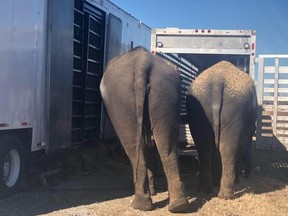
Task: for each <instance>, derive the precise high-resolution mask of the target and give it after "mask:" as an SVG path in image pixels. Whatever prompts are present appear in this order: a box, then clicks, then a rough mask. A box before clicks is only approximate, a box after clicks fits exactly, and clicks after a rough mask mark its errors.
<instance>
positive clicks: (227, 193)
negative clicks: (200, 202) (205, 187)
mask: <svg viewBox="0 0 288 216" xmlns="http://www.w3.org/2000/svg"><path fill="white" fill-rule="evenodd" d="M218 197H219V198H220V199H225V200H228V199H234V198H235V194H234V193H233V191H230V190H229V191H221V190H220V191H219V193H218Z"/></svg>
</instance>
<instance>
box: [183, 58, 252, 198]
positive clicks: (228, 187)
mask: <svg viewBox="0 0 288 216" xmlns="http://www.w3.org/2000/svg"><path fill="white" fill-rule="evenodd" d="M186 105H187V115H188V121H189V127H190V131H191V134H192V137H193V139H194V142H195V145H196V148H197V151H198V154H199V159H200V170H199V174H200V175H199V186H200V189H204V190H205V191H211V190H212V185H213V183H214V184H217V183H218V184H219V183H220V191H219V194H218V197H220V198H224V199H230V198H233V197H234V192H233V187H234V184H235V181H236V180H237V177H238V174H239V169H240V167H241V163H242V159H243V153H244V151H245V148H246V149H249V148H247V147H246V146H247V145H250V143H251V141H252V136H253V134H254V131H255V121H256V116H257V98H256V92H255V86H254V82H253V80H252V79H251V78H250V77H249V76H248V74H246V73H245V72H243V71H241V70H240V69H238V68H237V67H235V66H234V65H232V64H231V63H229V62H226V61H222V62H220V63H218V64H216V65H214V66H212V67H210V68H208V69H207V70H205V71H204V72H203V73H201V74H200V75H199V76H198V77H197V78H196V79H195V80H194V82H193V83H192V84H191V86H190V88H189V90H188V94H187V98H186Z"/></svg>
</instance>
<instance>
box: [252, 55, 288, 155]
mask: <svg viewBox="0 0 288 216" xmlns="http://www.w3.org/2000/svg"><path fill="white" fill-rule="evenodd" d="M257 90H258V105H259V112H258V120H257V133H256V148H261V149H277V150H288V55H259V57H258V88H257Z"/></svg>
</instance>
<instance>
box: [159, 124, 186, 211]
mask: <svg viewBox="0 0 288 216" xmlns="http://www.w3.org/2000/svg"><path fill="white" fill-rule="evenodd" d="M170 129H171V128H169V127H168V128H167V124H165V123H163V125H157V127H155V128H154V130H153V133H154V137H155V141H156V145H157V148H158V151H159V154H160V158H161V161H162V164H163V168H164V172H165V175H166V178H167V182H168V192H169V206H168V210H169V211H170V212H181V211H183V210H184V209H186V208H187V206H188V201H187V198H186V196H185V194H184V190H183V185H182V182H181V180H180V173H179V167H178V158H177V150H176V142H177V140H176V139H174V138H171V136H169V135H167V134H166V133H167V132H168V134H169V130H170ZM165 134H166V135H165ZM170 134H173V132H172V133H170Z"/></svg>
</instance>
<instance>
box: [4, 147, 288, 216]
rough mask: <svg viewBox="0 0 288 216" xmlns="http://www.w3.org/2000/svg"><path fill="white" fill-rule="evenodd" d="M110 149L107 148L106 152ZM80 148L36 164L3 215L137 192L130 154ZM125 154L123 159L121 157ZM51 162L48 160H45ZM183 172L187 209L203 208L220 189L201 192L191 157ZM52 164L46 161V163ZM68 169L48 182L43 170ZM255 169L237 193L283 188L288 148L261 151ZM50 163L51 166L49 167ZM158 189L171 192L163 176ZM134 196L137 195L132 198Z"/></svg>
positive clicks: (182, 164)
mask: <svg viewBox="0 0 288 216" xmlns="http://www.w3.org/2000/svg"><path fill="white" fill-rule="evenodd" d="M105 151H107V150H105ZM80 153H81V154H80V155H79V152H77V153H76V154H75V153H73V152H72V153H71V154H67V155H68V156H67V155H66V156H65V157H62V156H63V155H60V156H59V155H58V156H57V157H56V158H53V157H52V158H50V163H49V165H47V164H46V166H48V167H45V164H41V162H39V164H36V166H35V165H34V166H35V167H37V166H40V167H42V170H40V171H39V169H38V171H35V170H37V169H36V168H35V167H30V169H31V170H32V171H30V173H28V174H27V176H26V183H25V186H24V191H23V192H22V193H19V194H16V195H13V196H11V197H8V198H6V199H2V200H0V215H12V216H13V215H17V216H18V215H40V214H47V213H51V212H54V211H57V210H60V209H67V208H73V207H77V206H81V205H89V204H93V203H99V202H104V201H109V200H114V199H119V198H125V197H129V196H132V195H133V193H134V190H133V186H132V173H131V166H130V163H129V161H128V160H127V158H125V157H123V156H121V155H122V153H121V152H120V153H119V154H117V155H118V156H115V155H114V156H113V157H109V156H105V157H102V156H103V155H109V150H108V152H106V153H105V154H101V155H102V156H101V157H99V155H98V156H97V154H99V149H94V148H88V149H82V150H81V151H80ZM119 155H120V157H119ZM45 161H47V160H45ZM179 162H180V171H181V177H182V180H183V184H184V188H185V191H186V194H187V196H188V197H189V202H190V205H189V208H188V209H187V210H186V211H185V212H186V213H193V212H197V211H198V210H199V209H201V208H202V206H203V205H204V204H205V203H206V202H207V201H209V200H211V199H212V198H213V197H216V196H217V193H218V190H219V188H217V187H215V188H214V190H213V192H212V193H211V194H206V193H203V192H199V191H198V190H197V184H198V181H197V173H196V170H195V167H194V169H193V164H194V165H195V161H194V160H193V158H191V157H187V156H185V157H180V158H179ZM45 163H46V162H45ZM51 164H54V168H55V167H56V168H59V167H60V168H61V169H63V170H62V172H59V173H58V174H56V175H54V176H51V177H47V179H46V180H47V182H46V183H45V184H43V181H41V178H40V176H41V174H43V172H45V171H47V170H49V166H50V167H51ZM253 164H254V165H253V166H254V171H253V173H252V174H251V177H250V178H248V179H247V178H244V177H241V178H240V183H239V184H238V185H237V186H236V191H237V196H238V197H240V196H242V195H243V194H245V193H255V194H261V193H268V192H272V191H275V190H280V189H283V188H284V187H286V186H287V185H288V152H274V151H264V150H263V151H261V150H257V151H255V152H254V163H253ZM43 167H45V170H43ZM155 187H156V190H157V191H158V192H163V191H166V190H167V181H166V179H165V177H164V176H163V175H158V176H157V177H156V179H155ZM131 199H132V197H131ZM167 203H168V199H164V200H162V201H159V202H156V203H154V206H155V208H164V207H165V206H166V205H167Z"/></svg>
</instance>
